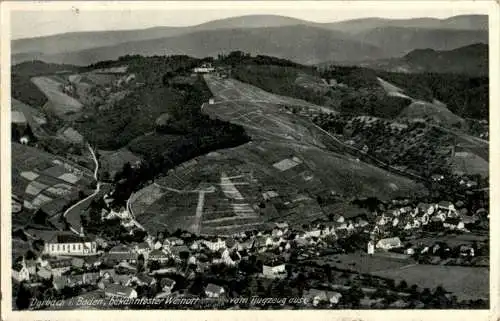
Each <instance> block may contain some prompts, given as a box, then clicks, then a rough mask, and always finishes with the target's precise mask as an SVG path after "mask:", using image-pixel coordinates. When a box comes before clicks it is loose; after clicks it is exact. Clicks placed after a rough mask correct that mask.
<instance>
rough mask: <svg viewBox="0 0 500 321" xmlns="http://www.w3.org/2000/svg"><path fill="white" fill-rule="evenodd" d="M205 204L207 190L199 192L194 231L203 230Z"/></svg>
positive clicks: (197, 232)
mask: <svg viewBox="0 0 500 321" xmlns="http://www.w3.org/2000/svg"><path fill="white" fill-rule="evenodd" d="M204 205H205V191H200V192H199V193H198V204H197V205H196V216H195V218H194V224H193V226H192V227H193V232H194V233H196V234H199V233H200V230H201V224H200V223H201V217H202V216H203V206H204Z"/></svg>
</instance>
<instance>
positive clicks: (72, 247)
mask: <svg viewBox="0 0 500 321" xmlns="http://www.w3.org/2000/svg"><path fill="white" fill-rule="evenodd" d="M43 252H44V253H46V254H48V255H52V256H63V255H64V256H87V255H95V254H96V253H97V244H96V242H95V241H92V240H90V239H89V238H88V237H80V236H77V235H75V234H72V233H59V234H57V235H56V236H55V237H54V238H53V239H52V240H51V241H49V242H47V243H45V246H44V251H43Z"/></svg>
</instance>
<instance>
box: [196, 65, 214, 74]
mask: <svg viewBox="0 0 500 321" xmlns="http://www.w3.org/2000/svg"><path fill="white" fill-rule="evenodd" d="M214 71H215V68H214V67H212V65H211V64H202V65H201V66H199V67H196V68H194V69H193V72H194V73H196V74H208V73H211V72H214Z"/></svg>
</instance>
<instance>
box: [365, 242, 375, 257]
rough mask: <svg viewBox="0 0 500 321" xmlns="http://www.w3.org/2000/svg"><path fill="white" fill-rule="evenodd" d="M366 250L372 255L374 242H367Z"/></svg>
mask: <svg viewBox="0 0 500 321" xmlns="http://www.w3.org/2000/svg"><path fill="white" fill-rule="evenodd" d="M366 252H367V253H368V254H369V255H372V254H373V253H375V244H373V241H370V242H368V246H367V251H366Z"/></svg>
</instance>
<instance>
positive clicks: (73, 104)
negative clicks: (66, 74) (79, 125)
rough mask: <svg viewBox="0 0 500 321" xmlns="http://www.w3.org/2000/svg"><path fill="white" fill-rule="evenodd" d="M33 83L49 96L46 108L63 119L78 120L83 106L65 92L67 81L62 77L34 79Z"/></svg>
mask: <svg viewBox="0 0 500 321" xmlns="http://www.w3.org/2000/svg"><path fill="white" fill-rule="evenodd" d="M31 81H32V82H33V83H34V84H35V85H36V86H37V87H38V88H39V89H40V90H41V91H42V92H43V93H44V94H45V95H46V96H47V98H48V102H47V104H46V106H45V108H48V109H50V110H52V111H53V112H54V113H55V114H56V115H57V116H59V117H60V118H62V119H76V118H75V115H78V113H79V112H80V111H81V110H82V108H83V105H82V103H80V102H79V101H78V100H76V99H75V98H73V97H71V96H69V95H68V94H66V93H65V92H64V88H65V85H66V84H65V81H64V79H61V78H60V77H33V78H32V79H31Z"/></svg>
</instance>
